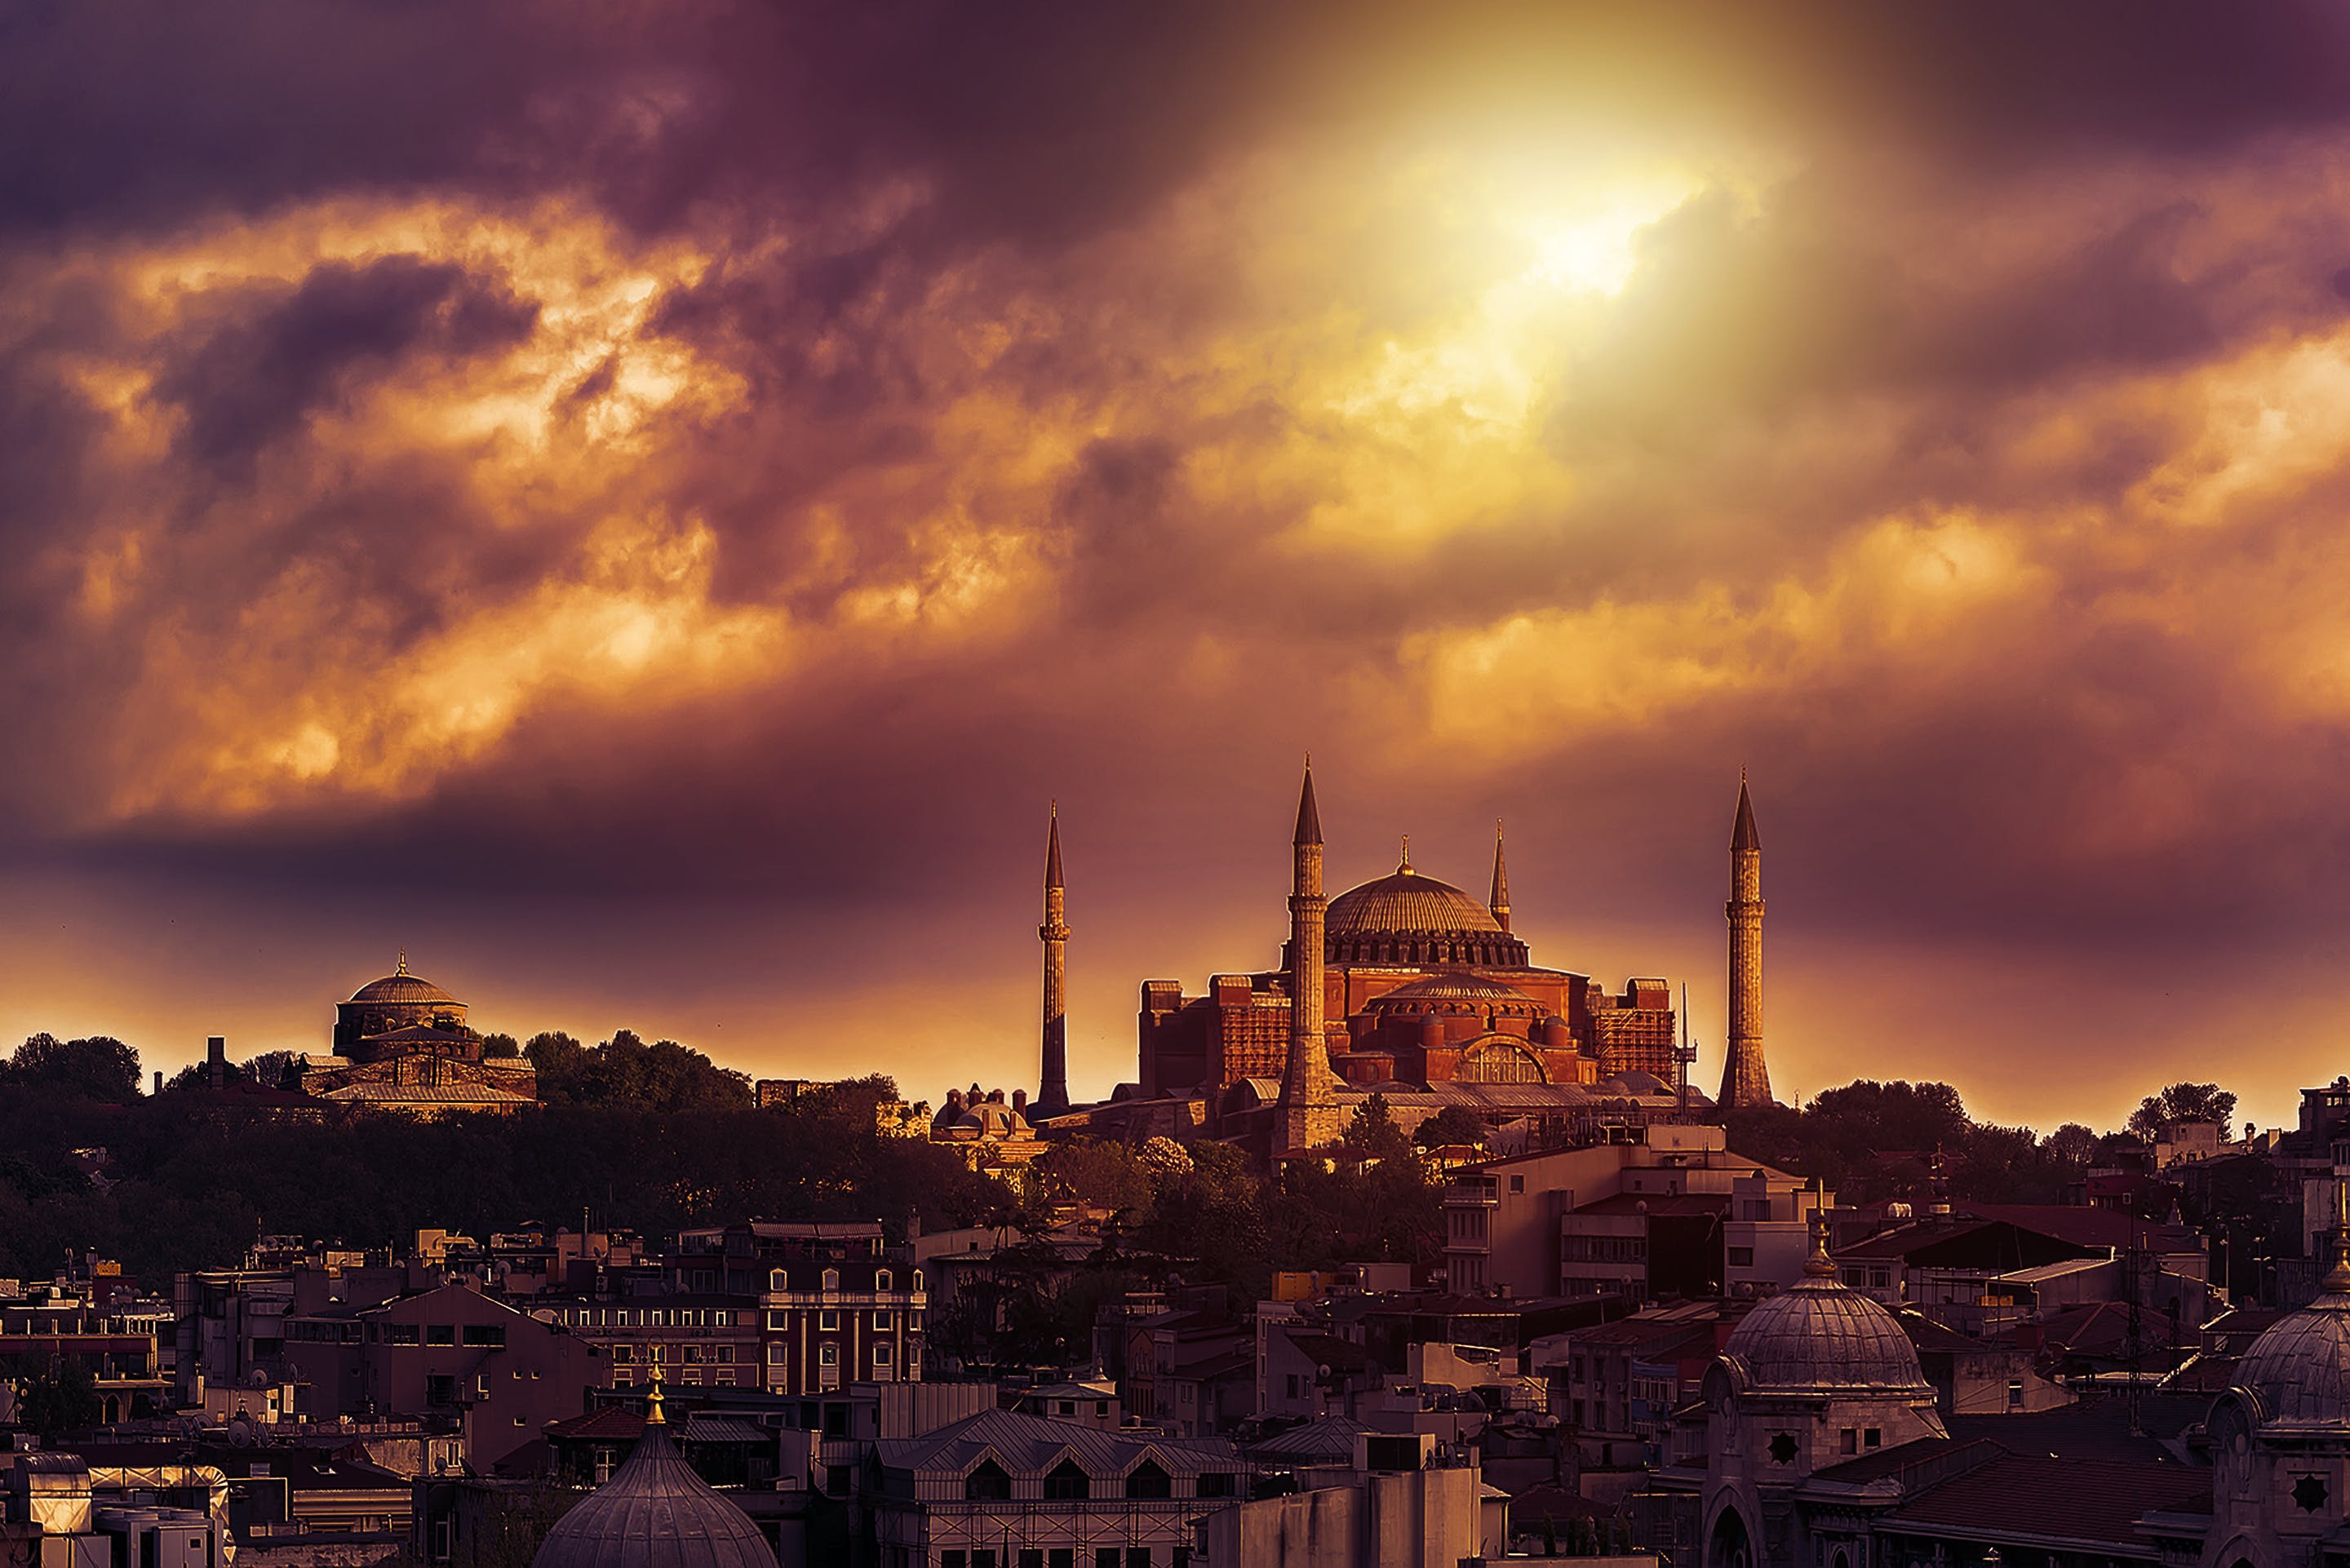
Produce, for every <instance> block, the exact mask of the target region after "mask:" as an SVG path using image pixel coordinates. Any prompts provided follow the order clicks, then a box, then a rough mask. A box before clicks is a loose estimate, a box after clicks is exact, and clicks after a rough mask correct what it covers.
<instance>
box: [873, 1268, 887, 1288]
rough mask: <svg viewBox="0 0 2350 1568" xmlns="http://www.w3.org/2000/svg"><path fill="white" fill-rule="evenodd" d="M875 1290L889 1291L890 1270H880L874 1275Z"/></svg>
mask: <svg viewBox="0 0 2350 1568" xmlns="http://www.w3.org/2000/svg"><path fill="white" fill-rule="evenodd" d="M873 1288H874V1289H875V1290H876V1291H886V1290H888V1289H889V1270H887V1269H880V1270H877V1271H876V1272H874V1275H873Z"/></svg>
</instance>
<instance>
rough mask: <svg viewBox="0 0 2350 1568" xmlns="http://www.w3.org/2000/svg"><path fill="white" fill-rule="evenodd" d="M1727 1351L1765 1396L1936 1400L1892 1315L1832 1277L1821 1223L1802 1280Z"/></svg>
mask: <svg viewBox="0 0 2350 1568" xmlns="http://www.w3.org/2000/svg"><path fill="white" fill-rule="evenodd" d="M1722 1351H1723V1354H1724V1355H1730V1356H1732V1357H1735V1358H1736V1359H1737V1360H1738V1361H1739V1362H1741V1363H1742V1365H1743V1367H1744V1370H1745V1373H1746V1376H1747V1379H1748V1382H1749V1385H1750V1386H1752V1388H1754V1389H1755V1390H1757V1391H1759V1392H1763V1393H1771V1394H1805V1393H1815V1392H1820V1391H1824V1390H1832V1389H1833V1390H1850V1389H1869V1390H1872V1391H1885V1392H1894V1393H1902V1394H1921V1395H1927V1396H1930V1395H1931V1394H1932V1393H1933V1386H1932V1385H1930V1384H1929V1383H1928V1382H1927V1381H1926V1373H1925V1369H1924V1368H1923V1367H1922V1366H1919V1365H1918V1347H1917V1346H1916V1345H1912V1344H1911V1343H1910V1341H1909V1336H1908V1334H1905V1333H1904V1332H1902V1328H1901V1325H1900V1324H1898V1323H1897V1322H1895V1321H1894V1317H1893V1314H1891V1313H1889V1312H1887V1311H1886V1310H1885V1309H1884V1308H1883V1307H1881V1306H1879V1305H1877V1303H1875V1302H1873V1301H1871V1300H1869V1299H1868V1297H1866V1296H1865V1295H1863V1294H1861V1293H1859V1292H1858V1291H1856V1290H1852V1289H1850V1288H1849V1287H1847V1286H1846V1285H1845V1284H1844V1283H1843V1282H1841V1281H1839V1280H1838V1279H1837V1278H1836V1277H1835V1264H1834V1263H1833V1262H1830V1261H1829V1259H1828V1255H1827V1237H1826V1228H1825V1225H1823V1224H1814V1227H1813V1231H1812V1256H1811V1261H1810V1262H1806V1263H1805V1264H1804V1277H1803V1279H1802V1280H1800V1281H1799V1282H1796V1283H1795V1284H1794V1286H1792V1287H1791V1288H1789V1289H1788V1290H1786V1291H1784V1292H1782V1293H1780V1294H1778V1295H1775V1296H1768V1297H1765V1298H1764V1299H1763V1300H1762V1301H1760V1302H1758V1303H1755V1305H1754V1308H1753V1310H1752V1312H1749V1313H1748V1314H1746V1316H1745V1318H1744V1319H1743V1320H1742V1321H1741V1322H1740V1324H1739V1325H1738V1326H1737V1327H1736V1328H1735V1329H1733V1330H1732V1331H1731V1335H1730V1342H1729V1344H1727V1345H1724V1346H1723V1347H1722Z"/></svg>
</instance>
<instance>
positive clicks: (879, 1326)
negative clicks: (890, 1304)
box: [873, 1311, 889, 1334]
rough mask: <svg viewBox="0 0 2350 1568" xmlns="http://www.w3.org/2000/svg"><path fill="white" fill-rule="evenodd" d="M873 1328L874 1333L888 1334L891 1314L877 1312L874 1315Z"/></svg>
mask: <svg viewBox="0 0 2350 1568" xmlns="http://www.w3.org/2000/svg"><path fill="white" fill-rule="evenodd" d="M873 1328H874V1332H875V1333H877V1334H887V1333H889V1313H888V1312H887V1311H883V1312H877V1313H875V1314H873Z"/></svg>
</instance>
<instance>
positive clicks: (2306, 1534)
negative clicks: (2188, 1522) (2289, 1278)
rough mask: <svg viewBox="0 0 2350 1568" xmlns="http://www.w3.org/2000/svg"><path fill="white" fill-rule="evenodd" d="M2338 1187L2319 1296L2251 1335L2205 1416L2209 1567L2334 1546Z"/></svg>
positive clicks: (2339, 1430)
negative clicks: (2330, 1255) (2328, 1263)
mask: <svg viewBox="0 0 2350 1568" xmlns="http://www.w3.org/2000/svg"><path fill="white" fill-rule="evenodd" d="M2345 1195H2350V1187H2340V1188H2337V1189H2336V1197H2335V1214H2334V1220H2335V1230H2334V1267H2333V1269H2332V1270H2331V1271H2330V1272H2328V1273H2327V1274H2326V1276H2325V1278H2324V1281H2323V1282H2321V1283H2320V1284H2319V1286H2318V1291H2317V1299H2316V1300H2314V1301H2313V1302H2311V1303H2309V1304H2308V1305H2307V1306H2305V1307H2303V1308H2302V1309H2301V1310H2300V1311H2299V1312H2296V1313H2293V1314H2291V1315H2289V1316H2286V1317H2283V1318H2281V1319H2279V1320H2278V1321H2277V1322H2276V1323H2274V1324H2271V1325H2270V1326H2269V1327H2268V1329H2267V1330H2266V1331H2265V1332H2263V1333H2262V1334H2261V1336H2260V1337H2259V1338H2258V1339H2255V1340H2253V1341H2252V1343H2251V1348H2249V1349H2248V1350H2246V1351H2245V1352H2244V1355H2243V1358H2242V1359H2241V1361H2239V1362H2237V1364H2236V1372H2235V1379H2234V1382H2233V1383H2232V1384H2231V1385H2230V1387H2229V1389H2228V1391H2227V1392H2226V1393H2225V1394H2222V1395H2220V1397H2219V1398H2218V1399H2216V1400H2214V1401H2213V1402H2212V1406H2211V1414H2210V1417H2207V1418H2206V1419H2205V1421H2204V1431H2205V1432H2206V1433H2207V1434H2208V1435H2209V1437H2210V1441H2211V1463H2212V1477H2211V1514H2212V1521H2211V1532H2210V1535H2209V1536H2208V1537H2206V1539H2205V1544H2204V1551H2203V1563H2205V1564H2206V1565H2207V1568H2239V1565H2241V1568H2299V1565H2301V1564H2304V1563H2308V1564H2315V1563H2319V1562H2321V1561H2326V1562H2331V1561H2333V1560H2334V1557H2335V1556H2337V1555H2338V1554H2339V1553H2340V1552H2341V1550H2342V1547H2341V1544H2340V1543H2341V1542H2342V1540H2343V1535H2344V1529H2345V1520H2350V1211H2345V1207H2350V1196H2345ZM2321 1542H2323V1543H2324V1544H2323V1549H2322V1550H2321Z"/></svg>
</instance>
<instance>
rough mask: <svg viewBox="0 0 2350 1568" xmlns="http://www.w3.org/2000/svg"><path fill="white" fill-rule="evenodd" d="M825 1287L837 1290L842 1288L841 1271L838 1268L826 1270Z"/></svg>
mask: <svg viewBox="0 0 2350 1568" xmlns="http://www.w3.org/2000/svg"><path fill="white" fill-rule="evenodd" d="M824 1288H825V1289H826V1290H828V1291H837V1290H838V1289H839V1288H840V1271H839V1270H838V1269H827V1270H826V1271H825V1272H824Z"/></svg>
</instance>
